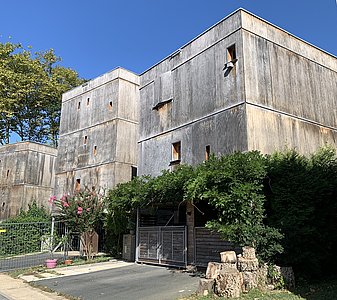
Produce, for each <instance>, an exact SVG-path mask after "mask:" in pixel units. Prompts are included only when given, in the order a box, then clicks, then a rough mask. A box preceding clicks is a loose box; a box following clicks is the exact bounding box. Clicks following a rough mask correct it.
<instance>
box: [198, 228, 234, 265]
mask: <svg viewBox="0 0 337 300" xmlns="http://www.w3.org/2000/svg"><path fill="white" fill-rule="evenodd" d="M229 250H234V247H233V245H232V244H231V243H229V242H228V241H224V240H222V239H221V237H220V234H218V233H216V232H211V231H210V230H209V229H207V228H202V227H197V228H195V264H196V265H197V266H207V264H208V262H210V261H214V262H220V252H223V251H229Z"/></svg>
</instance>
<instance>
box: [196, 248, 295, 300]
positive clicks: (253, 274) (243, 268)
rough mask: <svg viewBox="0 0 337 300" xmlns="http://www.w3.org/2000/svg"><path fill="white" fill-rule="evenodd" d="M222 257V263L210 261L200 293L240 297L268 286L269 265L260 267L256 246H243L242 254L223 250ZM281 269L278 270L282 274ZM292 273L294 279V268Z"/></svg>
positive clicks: (202, 280) (200, 284)
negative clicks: (243, 293) (252, 290)
mask: <svg viewBox="0 0 337 300" xmlns="http://www.w3.org/2000/svg"><path fill="white" fill-rule="evenodd" d="M220 257H221V263H216V262H209V263H208V267H207V271H206V276H205V278H203V279H200V282H199V288H198V292H197V293H198V294H199V295H203V296H206V295H208V294H209V293H215V294H217V295H218V296H222V297H226V298H238V297H240V294H241V292H249V291H250V290H251V289H253V288H257V287H266V286H267V283H268V282H267V275H268V274H267V273H268V272H267V266H265V265H264V266H262V267H261V268H259V262H258V259H257V258H256V255H255V249H254V248H252V247H243V248H242V254H239V255H238V256H237V255H236V253H235V252H234V251H226V252H221V253H220ZM281 269H282V268H281ZM281 269H280V270H278V271H279V272H280V274H281ZM285 269H286V268H285ZM288 269H289V268H288ZM287 271H288V272H290V271H289V270H287ZM290 273H291V274H290V275H291V276H289V275H288V276H289V277H291V279H292V280H293V273H292V270H291V272H290Z"/></svg>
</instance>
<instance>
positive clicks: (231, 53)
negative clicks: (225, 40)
mask: <svg viewBox="0 0 337 300" xmlns="http://www.w3.org/2000/svg"><path fill="white" fill-rule="evenodd" d="M235 60H236V50H235V44H234V45H232V46H230V47H228V48H227V61H232V62H234V61H235Z"/></svg>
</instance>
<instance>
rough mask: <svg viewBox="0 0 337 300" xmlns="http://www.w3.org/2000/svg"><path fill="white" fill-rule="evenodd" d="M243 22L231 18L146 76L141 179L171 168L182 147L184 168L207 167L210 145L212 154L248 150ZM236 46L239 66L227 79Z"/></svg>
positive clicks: (236, 16)
mask: <svg viewBox="0 0 337 300" xmlns="http://www.w3.org/2000/svg"><path fill="white" fill-rule="evenodd" d="M240 22H241V19H240V14H238V13H236V14H233V15H231V16H229V17H228V18H226V19H224V20H222V21H221V22H219V23H218V24H217V25H216V26H214V27H212V28H211V29H209V30H208V31H206V32H205V33H204V34H203V35H200V36H199V37H197V38H196V39H194V40H193V41H191V42H190V43H188V44H186V45H184V46H183V47H181V49H180V50H179V51H178V52H176V53H174V54H172V55H170V56H169V57H167V58H166V59H164V60H163V61H162V62H160V63H158V64H157V65H155V66H154V67H152V68H151V69H149V70H147V71H146V72H144V73H143V74H142V75H141V87H140V158H139V160H140V163H141V165H140V168H139V172H140V174H148V173H151V174H152V175H154V174H159V173H160V171H161V170H163V169H167V168H169V163H170V161H171V147H172V143H174V142H177V141H181V147H182V150H181V151H182V153H181V162H182V163H192V164H195V163H200V162H202V161H203V160H204V159H205V146H206V145H210V147H211V152H213V153H214V152H215V153H225V152H230V151H233V150H246V147H247V145H246V129H245V126H242V124H244V113H243V112H242V108H241V105H242V104H243V101H244V81H243V64H242V63H241V58H242V56H243V53H242V37H241V33H240V31H239V28H240V26H241V23H240ZM233 44H235V47H236V56H237V58H238V61H237V63H236V64H235V67H234V68H233V69H232V71H231V72H230V73H229V74H226V76H225V75H224V73H225V71H224V66H225V64H226V62H227V61H228V54H227V48H228V47H230V46H232V45H233ZM156 106H157V107H156ZM153 108H155V109H153ZM237 111H240V113H238V112H237ZM234 116H236V117H234Z"/></svg>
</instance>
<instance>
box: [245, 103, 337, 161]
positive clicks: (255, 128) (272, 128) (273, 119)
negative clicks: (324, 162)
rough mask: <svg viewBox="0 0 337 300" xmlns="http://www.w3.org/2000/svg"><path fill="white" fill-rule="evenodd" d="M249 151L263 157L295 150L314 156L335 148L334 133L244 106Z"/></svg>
mask: <svg viewBox="0 0 337 300" xmlns="http://www.w3.org/2000/svg"><path fill="white" fill-rule="evenodd" d="M247 128H248V134H247V135H248V148H249V149H250V150H253V149H256V150H260V151H261V152H263V153H271V152H273V151H275V150H281V151H282V150H285V149H296V150H297V151H299V152H300V153H302V154H310V153H313V152H315V151H316V150H317V149H318V148H319V147H322V146H324V145H326V144H328V145H335V146H336V145H337V131H336V130H332V129H330V128H327V127H322V126H318V125H316V124H313V123H310V122H305V121H302V120H300V119H298V118H294V117H290V116H287V115H285V114H282V113H275V112H273V111H270V110H268V109H261V108H259V107H255V106H252V105H247Z"/></svg>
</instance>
